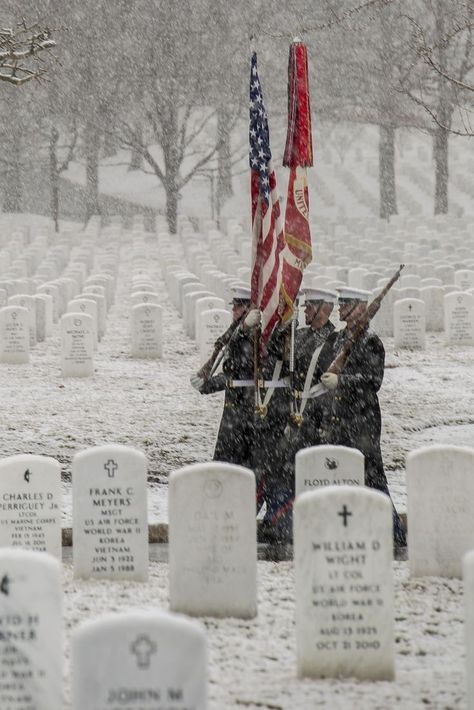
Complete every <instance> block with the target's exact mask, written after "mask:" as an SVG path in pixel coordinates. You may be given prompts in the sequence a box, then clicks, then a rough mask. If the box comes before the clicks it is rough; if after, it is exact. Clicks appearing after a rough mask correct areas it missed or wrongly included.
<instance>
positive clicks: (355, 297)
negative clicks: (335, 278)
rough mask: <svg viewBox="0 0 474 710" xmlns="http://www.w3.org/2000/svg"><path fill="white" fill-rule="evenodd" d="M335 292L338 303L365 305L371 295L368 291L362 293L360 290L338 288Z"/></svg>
mask: <svg viewBox="0 0 474 710" xmlns="http://www.w3.org/2000/svg"><path fill="white" fill-rule="evenodd" d="M337 292H338V294H339V300H340V301H361V302H362V303H367V301H368V300H369V298H370V296H371V295H372V293H371V292H370V291H364V290H363V289H361V288H349V287H342V288H338V289H337Z"/></svg>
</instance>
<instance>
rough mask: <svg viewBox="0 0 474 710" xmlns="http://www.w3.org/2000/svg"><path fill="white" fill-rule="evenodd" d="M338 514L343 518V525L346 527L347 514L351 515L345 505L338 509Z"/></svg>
mask: <svg viewBox="0 0 474 710" xmlns="http://www.w3.org/2000/svg"><path fill="white" fill-rule="evenodd" d="M338 515H340V516H341V518H344V527H345V528H347V518H348V517H349V515H352V513H350V512H349V511H348V510H347V505H343V506H342V510H341V511H339V513H338Z"/></svg>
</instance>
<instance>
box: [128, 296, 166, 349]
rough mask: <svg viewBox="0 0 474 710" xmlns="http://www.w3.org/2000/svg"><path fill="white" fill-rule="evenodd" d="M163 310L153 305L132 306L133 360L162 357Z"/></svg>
mask: <svg viewBox="0 0 474 710" xmlns="http://www.w3.org/2000/svg"><path fill="white" fill-rule="evenodd" d="M162 323H163V308H162V307H161V306H157V305H155V304H153V303H144V304H141V305H137V306H132V311H131V340H132V347H131V354H132V357H135V358H159V357H162V356H163V325H162Z"/></svg>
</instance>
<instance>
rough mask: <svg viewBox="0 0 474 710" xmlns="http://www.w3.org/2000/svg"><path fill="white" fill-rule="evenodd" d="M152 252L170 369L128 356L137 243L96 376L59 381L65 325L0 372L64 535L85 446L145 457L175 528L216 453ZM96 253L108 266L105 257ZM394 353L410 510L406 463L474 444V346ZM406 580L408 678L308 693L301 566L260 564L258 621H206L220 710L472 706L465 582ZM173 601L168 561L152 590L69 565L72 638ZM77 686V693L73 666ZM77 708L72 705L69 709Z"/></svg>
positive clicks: (392, 442)
mask: <svg viewBox="0 0 474 710" xmlns="http://www.w3.org/2000/svg"><path fill="white" fill-rule="evenodd" d="M147 245H148V249H149V259H148V264H149V270H150V274H151V275H152V277H153V280H154V283H155V285H156V289H157V291H158V292H159V293H160V294H161V297H162V303H163V305H164V307H165V314H164V337H165V347H164V357H163V359H162V360H155V361H146V360H134V359H132V358H131V357H130V355H129V335H128V333H129V305H130V302H129V295H130V285H131V261H130V259H131V250H130V246H129V242H126V243H124V245H123V246H122V249H121V255H120V269H119V278H118V285H117V292H116V303H115V305H114V306H113V307H112V308H111V310H110V311H109V316H108V324H107V333H106V336H105V337H104V339H103V341H102V342H101V343H100V345H99V348H98V351H97V356H96V363H95V375H94V377H92V378H90V379H85V380H82V379H80V380H79V379H78V380H75V379H62V378H61V377H60V368H59V346H60V342H59V333H58V326H56V327H55V331H54V335H53V337H52V338H51V339H49V340H48V341H47V342H45V343H41V344H38V345H37V346H36V347H35V348H34V350H33V352H32V356H31V362H30V364H29V365H21V366H12V365H1V366H0V395H1V397H2V401H3V405H4V412H5V418H4V431H3V439H2V441H3V455H4V456H8V455H12V454H15V453H37V454H38V453H39V454H47V455H50V456H54V457H56V458H58V459H59V460H60V461H61V464H62V468H63V474H64V489H65V494H66V495H65V506H64V515H63V519H64V524H69V523H70V496H69V490H70V486H69V483H68V479H69V476H70V470H71V460H72V457H73V455H74V454H75V453H76V452H78V451H80V450H82V449H84V448H85V447H87V446H93V445H96V444H103V443H110V442H118V443H122V444H126V445H129V446H134V447H137V448H138V449H141V450H143V451H144V452H145V453H146V455H147V457H148V462H149V478H150V486H149V493H150V521H158V520H160V521H165V520H166V519H167V507H166V489H167V486H166V479H167V475H168V474H169V472H170V471H171V470H173V469H175V468H178V467H180V466H182V465H184V464H188V463H192V462H200V461H206V460H208V459H209V458H210V457H211V455H212V450H213V443H214V437H215V433H216V430H217V425H218V420H219V415H220V404H221V402H220V400H221V395H216V396H209V397H203V396H200V395H199V394H197V393H196V392H195V391H194V390H193V389H192V388H191V387H190V386H189V382H188V375H189V373H191V372H193V371H196V369H197V368H198V366H199V365H200V364H201V363H200V362H199V358H198V354H197V349H196V347H195V345H194V343H193V342H192V341H190V340H189V339H188V338H187V337H185V336H184V334H183V328H182V321H181V319H180V317H179V316H178V315H177V313H176V311H175V310H174V308H173V307H172V306H171V304H170V301H169V299H168V296H167V293H166V291H165V286H164V282H163V280H162V278H161V273H160V268H159V261H160V257H159V254H158V252H157V248H156V241H155V239H154V237H153V236H152V235H148V236H147ZM97 254H98V256H99V257H100V247H98V252H97ZM386 346H387V353H388V356H387V365H388V367H387V370H386V375H385V382H384V385H383V388H382V391H381V404H382V411H383V415H384V429H383V437H382V441H383V450H384V456H385V461H386V464H387V468H388V469H389V478H390V484H391V487H392V490H393V492H394V499H395V502H396V504H397V505H398V506H399V507H400V508H401V509H403V508H404V505H405V485H404V470H403V464H404V458H405V455H406V453H407V452H408V451H410V450H412V449H413V448H415V447H416V446H419V445H421V444H423V445H424V444H425V443H429V442H430V441H436V442H439V441H440V440H441V439H440V437H442V436H444V437H445V438H446V439H448V440H449V441H450V442H452V429H451V427H450V426H449V425H455V426H454V432H455V434H456V443H459V444H463V445H472V444H473V443H474V441H473V439H474V436H473V432H474V426H472V423H473V422H474V415H473V414H472V413H473V412H474V381H473V380H474V368H473V364H474V348H463V349H457V348H446V347H445V346H444V344H443V341H442V336H441V335H430V336H429V337H428V344H427V350H426V351H425V352H418V353H417V352H407V351H401V350H400V351H398V352H394V350H393V343H392V341H391V340H389V341H388V342H386ZM448 426H449V429H448V428H447V427H448ZM394 572H395V581H396V582H395V585H396V586H395V589H396V603H395V619H396V624H395V629H396V652H397V658H396V667H397V678H396V680H395V681H394V682H393V683H387V682H380V683H363V682H354V681H350V680H344V681H337V680H325V681H310V680H304V681H301V680H297V679H296V670H295V669H296V665H295V663H296V662H295V630H294V580H293V566H292V563H290V562H285V563H278V564H275V563H269V562H261V563H259V615H258V617H257V619H255V620H253V621H239V620H234V619H226V620H219V621H217V620H212V619H207V620H204V622H203V623H204V624H205V626H206V630H207V635H208V640H209V645H210V697H211V706H210V707H211V710H224V709H227V708H236V709H237V708H241V707H246V708H250V709H252V710H257V708H260V709H261V708H282V709H284V710H298V709H301V710H303V709H304V710H310V709H311V710H312V708H315V707H323V708H341V709H344V710H345V709H346V708H358V707H365V708H380V710H382V709H383V710H385V709H386V708H394V707H400V706H401V707H403V708H408V709H411V708H413V709H415V708H419V707H424V706H426V707H433V708H445V707H446V708H447V707H450V708H451V707H457V706H460V705H461V703H462V699H463V696H464V690H463V687H464V676H463V673H464V671H463V656H464V647H463V639H462V626H463V625H462V609H461V602H462V584H461V582H460V581H456V580H441V579H423V580H410V579H409V577H408V569H407V563H405V562H397V563H395V564H394ZM167 590H168V567H167V564H165V563H157V562H154V563H152V564H151V578H150V581H149V582H148V583H147V584H136V583H110V582H106V583H105V582H98V581H75V580H73V579H72V569H71V564H70V562H66V563H65V565H64V591H65V610H64V616H65V620H66V630H67V637H68V638H69V634H70V631H71V630H72V629H73V628H74V627H75V626H76V625H77V624H78V623H80V622H81V621H84V620H86V619H90V618H98V617H100V616H101V615H102V613H103V612H104V611H106V610H107V611H119V610H126V609H132V608H145V607H146V608H164V609H167V608H168V591H167ZM67 649H68V646H67ZM66 653H67V655H66V658H68V654H69V651H68V650H67V652H66ZM65 676H66V693H67V694H69V687H70V669H69V665H68V662H66V666H65ZM69 709H70V704H69V701H67V702H66V704H65V710H69Z"/></svg>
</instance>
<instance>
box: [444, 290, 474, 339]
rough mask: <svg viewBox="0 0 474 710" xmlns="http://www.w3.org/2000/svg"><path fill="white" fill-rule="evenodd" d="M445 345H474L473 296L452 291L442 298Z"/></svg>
mask: <svg viewBox="0 0 474 710" xmlns="http://www.w3.org/2000/svg"><path fill="white" fill-rule="evenodd" d="M444 324H445V326H444V327H445V335H446V344H447V345H474V296H473V295H472V294H470V293H466V292H463V291H453V292H452V293H448V294H446V295H445V297H444Z"/></svg>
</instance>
